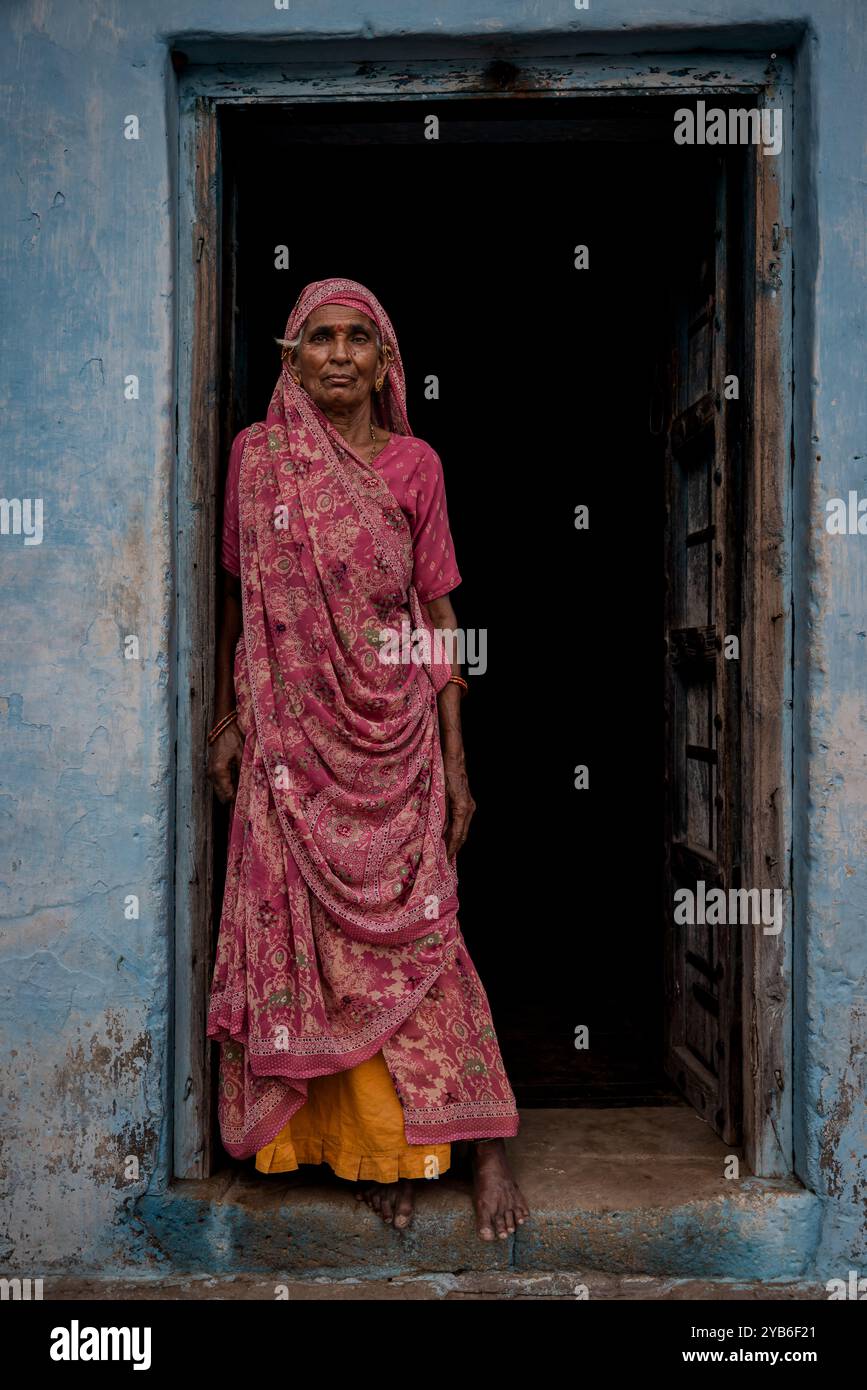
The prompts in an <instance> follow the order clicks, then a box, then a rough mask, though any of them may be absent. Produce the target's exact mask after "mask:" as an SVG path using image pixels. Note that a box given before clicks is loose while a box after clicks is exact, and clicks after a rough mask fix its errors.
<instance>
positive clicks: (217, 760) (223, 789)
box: [208, 720, 244, 802]
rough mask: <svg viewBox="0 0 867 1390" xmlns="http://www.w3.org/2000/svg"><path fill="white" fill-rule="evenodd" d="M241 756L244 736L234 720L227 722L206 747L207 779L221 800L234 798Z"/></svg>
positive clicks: (225, 800)
mask: <svg viewBox="0 0 867 1390" xmlns="http://www.w3.org/2000/svg"><path fill="white" fill-rule="evenodd" d="M243 756H244V738H243V735H242V734H241V731H240V729H239V728H238V723H237V720H236V721H235V722H234V723H232V724H227V726H226V728H225V729H224V730H223V732H222V733H221V734H218V735H217V737H216V738H215V739H214V742H213V743H212V744H211V745H210V747H209V749H208V781H209V782H210V784H211V786H212V787H213V788H214V791H215V792H216V793H217V796H218V797H219V798H220V800H221V801H223V802H228V801H234V799H235V794H236V792H237V790H238V778H239V777H240V775H241V759H242V757H243Z"/></svg>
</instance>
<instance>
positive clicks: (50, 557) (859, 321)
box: [0, 0, 867, 1277]
mask: <svg viewBox="0 0 867 1390" xmlns="http://www.w3.org/2000/svg"><path fill="white" fill-rule="evenodd" d="M720 8H721V7H720V6H719V5H718V4H717V3H714V0H638V3H634V2H633V0H591V8H590V9H589V10H588V11H580V12H579V11H576V10H575V8H574V5H573V4H572V3H571V0H551V3H548V4H539V3H535V2H534V3H527V2H526V0H442V2H441V3H424V4H423V3H420V0H402V3H401V4H400V6H396V5H395V4H394V3H393V0H369V3H367V4H364V5H362V4H355V3H352V0H335V3H333V4H331V5H330V6H328V7H324V6H322V5H321V4H320V3H318V2H317V0H292V3H291V8H290V10H289V11H288V12H285V11H277V10H275V9H274V6H273V3H272V0H233V2H232V3H225V0H211V2H210V3H208V0H149V2H148V3H147V4H142V3H136V2H135V0H6V3H5V4H4V6H3V7H2V14H0V93H2V101H0V112H2V120H3V124H4V131H3V148H4V154H5V158H4V161H3V165H2V170H0V180H2V182H0V189H2V197H0V218H2V228H3V230H2V257H3V266H2V270H3V283H4V327H5V329H6V332H5V333H4V335H3V338H4V340H3V344H2V349H0V350H2V354H3V363H2V372H0V392H2V407H3V409H2V452H0V459H2V463H0V495H2V496H5V497H22V498H23V497H39V498H42V499H43V501H44V516H45V521H44V526H45V535H44V540H43V543H42V544H41V545H33V546H25V545H24V544H23V539H22V538H21V537H13V536H2V537H0V567H2V594H3V613H2V622H0V629H2V632H0V644H2V646H0V746H2V760H0V838H2V858H0V1004H2V1040H3V1046H2V1094H3V1100H4V1109H5V1111H6V1114H5V1116H4V1121H3V1126H2V1129H3V1148H2V1155H0V1182H2V1185H3V1194H2V1200H3V1203H4V1207H5V1209H6V1217H5V1219H4V1221H3V1223H2V1235H0V1265H2V1266H3V1268H4V1272H5V1269H6V1267H7V1266H11V1265H14V1266H15V1267H16V1268H17V1269H18V1270H19V1272H22V1273H24V1272H27V1270H28V1269H30V1268H31V1267H32V1268H33V1269H34V1270H35V1268H36V1267H37V1266H38V1267H39V1268H40V1269H47V1268H49V1267H51V1266H52V1265H66V1266H81V1265H82V1264H88V1265H91V1266H94V1267H97V1268H100V1267H102V1268H104V1267H108V1266H112V1265H123V1264H124V1263H125V1262H137V1261H139V1260H141V1259H143V1258H146V1257H147V1245H146V1243H145V1241H144V1239H143V1236H142V1234H141V1231H140V1228H139V1226H138V1224H137V1223H136V1221H135V1220H134V1219H133V1218H132V1215H131V1213H132V1207H133V1205H134V1201H135V1199H136V1197H137V1196H139V1195H140V1194H141V1193H142V1192H143V1191H144V1189H145V1188H146V1187H147V1186H148V1185H149V1186H150V1188H151V1190H152V1191H153V1190H154V1189H156V1190H159V1188H160V1187H161V1186H162V1185H163V1184H164V1183H165V1181H166V1177H167V1172H168V1154H169V1147H170V1070H169V1045H170V1012H171V1008H170V992H171V932H172V892H171V886H172V850H173V823H172V804H173V797H172V780H173V756H174V704H175V689H174V685H173V674H172V673H173V661H174V652H173V646H172V633H173V621H174V614H173V584H174V576H173V569H172V565H173V547H172V536H173V515H172V512H173V505H172V494H173V470H174V452H173V450H174V408H175V383H174V368H175V345H174V323H175V313H176V307H177V306H176V304H175V302H174V297H173V296H174V285H175V265H174V234H175V221H174V209H175V196H176V186H175V167H174V166H175V159H176V146H177V141H176V128H175V124H174V114H173V113H174V110H175V106H176V79H175V75H174V73H173V71H172V68H171V64H170V62H169V57H168V51H169V48H170V47H171V46H172V45H177V46H180V47H182V48H183V49H184V50H185V51H187V52H188V53H190V54H191V56H194V57H196V56H210V57H213V56H215V55H216V54H217V53H218V52H220V51H222V50H221V45H222V44H223V43H224V42H226V41H231V40H232V39H233V38H234V39H237V40H238V41H239V42H240V41H245V42H246V41H251V42H255V43H256V44H257V48H256V49H255V50H254V49H253V48H249V49H248V50H247V53H248V56H250V57H253V56H255V57H257V58H261V57H262V54H263V51H265V50H264V49H263V45H264V44H266V43H267V41H269V40H276V39H283V40H288V39H292V40H293V41H296V42H297V43H298V44H300V43H302V42H304V43H306V42H309V41H314V40H317V39H323V38H327V37H331V36H333V37H335V38H340V39H356V40H358V42H359V45H361V44H364V43H367V42H369V41H371V40H374V39H379V38H383V39H388V38H391V39H392V40H399V51H400V50H402V51H406V49H407V48H408V47H410V46H411V45H412V44H413V43H416V42H420V41H421V40H429V39H434V40H436V41H437V42H438V43H439V45H440V47H441V50H442V51H443V52H447V51H448V50H449V42H450V41H451V40H453V39H457V40H460V41H463V42H465V41H475V42H478V41H479V40H483V41H484V42H486V43H487V45H488V47H489V50H490V52H491V55H492V56H495V55H496V54H499V53H501V52H507V51H508V44H509V36H510V35H511V36H519V37H521V38H525V39H532V38H536V37H542V38H544V37H545V36H554V35H557V34H561V35H562V34H570V33H571V34H574V35H576V36H577V37H578V39H579V42H577V43H576V45H575V46H576V50H580V51H591V50H596V51H601V52H605V51H619V52H639V51H641V52H644V51H647V50H650V49H661V50H666V51H672V50H673V49H675V48H677V49H684V50H688V49H693V48H707V49H711V48H719V47H726V48H729V49H733V48H737V47H742V46H744V45H746V44H750V45H751V46H752V47H754V48H755V49H756V51H759V52H764V51H765V50H766V49H769V48H771V47H779V48H782V47H783V46H784V44H785V43H786V42H787V41H794V40H795V39H796V38H797V39H798V44H797V56H796V68H795V82H796V101H797V123H798V124H797V129H798V133H799V140H798V147H797V151H796V169H795V175H796V206H795V209H794V244H795V280H796V320H795V324H796V345H795V346H796V352H795V370H796V394H795V405H796V431H795V443H796V450H795V482H796V486H795V509H796V518H797V521H796V525H797V544H796V547H795V586H796V597H797V617H796V624H795V641H796V666H795V709H794V725H795V738H796V782H795V790H794V803H793V808H794V832H795V865H796V875H795V897H794V906H795V922H796V949H795V959H796V977H795V986H796V991H797V995H796V1013H795V1055H796V1080H797V1084H798V1087H799V1092H800V1094H799V1103H798V1105H797V1106H796V1140H797V1164H798V1171H799V1173H800V1174H801V1176H802V1177H803V1179H804V1180H805V1182H807V1183H808V1184H809V1186H810V1187H812V1188H813V1189H814V1190H815V1191H816V1192H817V1193H818V1194H820V1196H821V1197H822V1198H823V1220H822V1228H821V1233H820V1237H819V1243H818V1248H817V1250H816V1261H817V1265H816V1267H817V1269H818V1270H819V1271H820V1272H821V1273H823V1274H824V1275H826V1276H830V1275H840V1276H842V1277H845V1274H846V1271H847V1270H848V1269H849V1268H851V1267H856V1268H859V1267H860V1270H861V1273H862V1274H863V1273H867V1252H865V1214H867V1160H865V1147H867V1146H865V1115H864V1093H865V1086H864V1082H865V1076H864V1071H865V1063H864V1056H865V1009H867V1003H865V1000H867V991H865V984H864V967H865V957H867V932H865V923H867V853H865V849H867V844H865V838H867V831H865V827H867V766H865V762H867V697H865V686H867V682H865V650H867V637H865V629H867V614H865V602H864V599H865V582H864V581H865V558H864V557H865V549H867V537H830V536H828V535H827V533H826V532H825V530H824V526H823V517H824V503H825V501H826V500H827V499H828V498H829V497H834V496H844V497H845V496H846V494H847V492H848V491H849V489H850V488H857V489H859V491H860V495H862V496H864V495H867V468H865V463H864V459H865V456H867V439H865V432H864V387H863V344H864V341H865V336H867V335H865V323H864V318H865V303H864V275H865V217H864V202H863V190H864V173H865V171H864V166H863V146H864V121H863V95H862V84H863V72H864V66H865V53H864V48H865V23H864V18H863V7H862V5H861V3H860V0H815V3H814V4H813V5H812V6H809V7H807V6H806V5H805V4H804V2H803V0H728V3H727V5H726V7H725V9H726V23H727V24H728V25H731V26H734V28H733V29H731V30H728V31H725V30H723V29H722V28H721V24H720V19H719V14H720ZM398 11H399V14H398ZM240 56H241V54H240V53H239V52H238V50H237V48H236V49H235V51H234V57H235V59H236V60H237V59H238V58H240ZM130 112H134V113H136V114H137V115H138V117H139V119H140V122H141V138H140V140H138V141H127V140H124V139H123V131H122V122H123V118H124V117H125V116H126V115H127V114H129V113H130ZM129 373H135V374H136V375H137V376H138V377H139V380H140V391H141V398H140V399H139V400H138V401H125V400H124V393H123V387H124V378H125V376H126V375H127V374H129ZM129 634H134V635H136V636H138V638H139V642H140V649H141V655H140V659H139V660H138V661H128V660H125V659H124V656H123V643H124V639H125V637H126V636H127V635H129ZM128 894H136V895H138V897H139V898H140V901H141V916H140V918H139V920H127V919H126V917H125V915H124V900H125V897H126V895H128ZM127 1154H140V1155H141V1156H142V1172H141V1176H140V1178H139V1179H138V1180H137V1181H136V1180H135V1179H130V1178H129V1177H127V1176H126V1175H125V1172H124V1162H123V1161H124V1156H125V1155H127ZM767 1273H768V1274H769V1275H773V1273H774V1271H773V1270H768V1271H767Z"/></svg>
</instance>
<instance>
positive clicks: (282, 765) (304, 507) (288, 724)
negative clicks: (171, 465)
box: [208, 280, 518, 1158]
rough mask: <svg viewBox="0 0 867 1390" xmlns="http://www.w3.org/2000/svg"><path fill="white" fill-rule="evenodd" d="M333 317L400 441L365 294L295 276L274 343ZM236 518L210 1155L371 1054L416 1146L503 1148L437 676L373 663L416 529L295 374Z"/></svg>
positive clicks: (406, 576)
mask: <svg viewBox="0 0 867 1390" xmlns="http://www.w3.org/2000/svg"><path fill="white" fill-rule="evenodd" d="M323 303H341V304H347V305H349V306H350V307H355V308H362V309H363V312H365V313H366V314H367V315H368V316H369V317H370V318H372V319H373V320H374V321H375V322H376V323H377V325H378V327H379V330H380V333H381V334H382V338H383V341H384V342H386V343H388V344H390V346H391V348H392V350H393V352H394V360H393V362H392V365H391V367H390V369H389V372H388V376H387V378H386V386H385V389H384V390H383V391H382V393H381V395H380V396H378V397H377V398H376V406H375V410H376V414H377V416H378V419H379V421H380V423H382V424H383V425H385V427H386V428H388V429H391V430H393V431H395V432H397V433H401V434H407V435H408V434H411V430H410V428H409V422H408V420H407V416H406V405H405V389H404V376H403V368H402V364H401V359H400V355H399V353H398V350H397V342H396V339H395V335H394V330H393V328H392V325H391V323H390V321H389V319H388V317H387V316H386V314H385V313H384V311H383V310H382V308H381V306H380V305H379V304H378V302H377V301H376V299H374V297H373V296H372V295H371V294H370V293H369V291H367V290H366V289H365V288H364V287H363V286H361V285H359V284H357V283H356V282H355V281H351V280H326V281H320V282H317V283H314V284H312V285H308V286H307V288H306V289H305V290H304V291H302V294H301V295H300V296H299V299H298V302H297V303H296V305H295V307H294V309H293V311H292V314H291V315H290V318H289V322H288V324H287V327H286V333H285V337H286V338H294V337H295V336H296V335H297V334H298V332H299V331H300V329H301V327H302V325H303V324H304V322H305V320H306V319H307V317H308V315H309V314H310V313H311V312H312V310H313V309H315V308H316V307H318V306H319V305H320V304H323ZM239 522H240V525H239V534H240V550H241V556H240V560H241V590H242V602H243V613H244V632H243V637H242V639H241V640H240V641H239V643H238V646H237V650H236V654H235V668H234V676H235V691H236V697H237V705H238V724H239V727H240V729H241V732H242V733H243V734H244V736H245V742H244V754H243V760H242V766H241V773H240V779H239V784H238V792H237V798H236V801H235V806H234V813H233V818H232V828H231V836H230V842H229V857H228V868H227V874H226V889H225V896H224V900H223V911H222V919H221V922H220V932H219V939H218V943H217V958H216V965H215V970H214V977H213V983H212V989H211V1001H210V1010H209V1016H208V1035H209V1037H212V1038H216V1039H218V1040H219V1041H220V1043H221V1044H222V1047H221V1059H220V1091H219V1119H220V1129H221V1134H222V1139H223V1144H224V1146H225V1148H226V1149H227V1151H228V1152H229V1153H230V1154H232V1155H233V1156H234V1157H236V1158H246V1157H248V1156H250V1155H252V1154H254V1153H255V1152H256V1151H257V1150H258V1149H259V1148H261V1147H262V1146H263V1145H265V1144H267V1143H269V1142H270V1141H271V1140H272V1139H274V1138H275V1137H276V1135H277V1134H278V1133H279V1132H280V1130H281V1129H282V1128H283V1127H284V1125H285V1124H286V1122H287V1120H289V1119H290V1118H291V1117H292V1115H293V1114H294V1113H295V1111H296V1110H298V1109H299V1108H300V1107H301V1106H302V1105H303V1104H304V1102H305V1100H306V1098H307V1081H308V1079H309V1078H310V1077H315V1076H321V1075H325V1074H328V1073H331V1072H338V1071H344V1070H345V1069H347V1068H349V1067H354V1066H356V1065H357V1064H358V1063H359V1062H362V1061H365V1060H366V1059H367V1058H369V1057H371V1056H373V1055H374V1054H375V1053H377V1052H380V1051H382V1053H383V1055H384V1058H385V1061H386V1064H387V1066H388V1069H389V1073H390V1075H391V1077H392V1080H393V1082H394V1085H395V1089H396V1092H397V1095H398V1097H399V1099H400V1102H401V1104H402V1106H403V1111H404V1121H405V1131H406V1138H407V1142H408V1143H410V1144H440V1143H448V1142H449V1141H453V1140H458V1139H477V1138H487V1137H497V1136H507V1135H513V1134H516V1133H517V1131H518V1115H517V1111H516V1108H515V1099H514V1096H513V1094H512V1091H511V1088H510V1086H509V1082H508V1080H507V1077H506V1073H505V1068H504V1066H503V1061H502V1057H501V1056H500V1050H499V1047H498V1044H497V1039H496V1035H495V1032H494V1028H493V1023H492V1020H491V1014H490V1009H489V1006H488V1001H487V997H486V995H485V991H484V988H483V987H482V984H481V981H480V980H479V977H478V975H477V973H476V971H475V968H474V966H473V964H472V961H471V960H470V957H469V955H468V953H467V949H466V946H465V944H464V940H463V936H462V934H461V930H460V926H459V923H458V918H457V909H458V898H457V878H456V873H455V869H454V864H453V863H450V862H449V861H448V859H447V858H446V852H445V842H444V839H443V830H444V825H445V819H446V796H445V786H444V777H443V764H442V755H441V751H440V743H439V723H438V714H437V692H438V691H439V690H440V689H441V688H442V686H443V685H444V684H445V682H446V681H447V680H448V677H449V675H450V667H448V666H447V665H445V664H440V665H437V664H435V663H434V662H433V661H431V662H429V663H427V664H420V665H416V664H414V663H412V662H410V663H407V664H392V663H386V662H383V661H380V660H379V657H378V648H379V644H380V642H381V636H380V633H381V629H383V628H385V627H389V628H395V629H397V630H398V631H401V630H402V625H403V624H404V623H405V622H406V623H408V624H409V626H410V627H411V628H412V629H416V630H418V629H421V628H422V627H425V626H428V624H427V620H426V618H425V615H424V613H423V610H422V608H421V606H420V602H419V599H418V595H417V593H416V590H415V588H414V586H413V584H412V582H411V576H412V570H413V549H412V539H411V536H410V531H409V525H408V522H407V520H406V517H405V515H404V513H403V511H402V510H401V508H400V507H399V506H398V505H397V503H396V501H395V498H394V496H393V495H392V493H391V492H390V491H389V489H388V487H387V485H386V483H385V481H384V479H383V478H382V477H381V476H380V475H379V474H378V473H377V471H376V469H375V468H374V467H373V466H372V465H370V464H369V463H367V462H366V460H365V459H363V458H362V457H360V455H358V454H357V453H355V451H354V450H353V449H352V448H350V446H349V445H348V444H347V443H346V441H345V440H344V439H343V438H342V436H341V435H340V434H339V432H338V431H337V430H336V429H335V428H334V427H333V426H332V425H331V423H330V422H329V421H328V419H327V418H326V416H325V415H324V414H323V413H322V412H321V411H320V410H319V409H318V407H317V406H316V405H315V404H314V403H313V401H312V400H311V398H310V397H309V396H308V395H307V393H306V392H305V391H304V390H303V389H302V388H301V387H299V386H297V385H296V384H295V382H294V380H293V378H292V377H291V375H290V373H289V371H288V369H287V368H286V367H285V365H284V368H283V371H282V373H281V377H280V380H279V381H278V382H277V385H276V387H275V389H274V393H273V396H272V398H271V403H270V405H269V407H268V413H267V417H266V419H265V421H264V422H263V423H259V424H257V425H253V426H252V427H251V429H250V430H249V433H248V435H247V438H246V442H245V445H244V452H243V457H242V461H241V472H240V481H239Z"/></svg>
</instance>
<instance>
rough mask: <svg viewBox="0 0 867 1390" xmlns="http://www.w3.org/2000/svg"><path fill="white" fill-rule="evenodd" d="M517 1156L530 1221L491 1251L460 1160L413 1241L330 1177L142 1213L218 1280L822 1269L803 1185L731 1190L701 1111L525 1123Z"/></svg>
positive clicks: (161, 1239) (176, 1190)
mask: <svg viewBox="0 0 867 1390" xmlns="http://www.w3.org/2000/svg"><path fill="white" fill-rule="evenodd" d="M509 1151H510V1156H511V1161H512V1164H513V1167H514V1169H515V1173H516V1176H517V1178H518V1181H519V1183H520V1185H521V1188H522V1190H523V1192H524V1194H525V1196H526V1197H527V1198H528V1200H529V1203H530V1207H531V1209H532V1217H531V1219H530V1220H529V1221H528V1222H527V1223H526V1224H525V1225H524V1226H523V1227H521V1228H520V1229H519V1230H518V1232H516V1234H515V1235H514V1236H513V1237H510V1238H509V1239H508V1240H504V1241H501V1242H495V1243H493V1244H486V1243H485V1242H482V1241H480V1240H479V1239H478V1237H477V1236H476V1233H475V1222H474V1217H473V1210H472V1202H471V1186H470V1183H469V1181H468V1174H467V1173H466V1169H465V1168H464V1170H463V1175H462V1170H461V1164H460V1154H459V1152H458V1146H455V1151H454V1152H455V1158H456V1160H457V1161H456V1164H455V1169H454V1172H453V1171H452V1170H450V1171H449V1172H447V1173H446V1174H444V1175H443V1176H442V1177H441V1178H439V1179H437V1180H436V1181H431V1182H430V1183H428V1184H425V1185H424V1187H423V1188H422V1190H421V1191H420V1192H419V1194H418V1197H417V1205H416V1214H415V1217H414V1220H413V1225H412V1227H411V1229H410V1230H409V1231H407V1232H405V1233H401V1232H398V1231H395V1230H393V1229H390V1228H389V1227H386V1226H385V1225H384V1224H383V1223H382V1222H381V1221H380V1220H379V1218H378V1217H376V1216H375V1215H374V1214H373V1213H372V1212H371V1211H370V1210H369V1209H368V1208H367V1207H366V1206H364V1204H362V1203H358V1202H357V1201H356V1200H355V1198H354V1196H353V1188H352V1185H351V1184H349V1183H342V1182H340V1181H339V1180H338V1179H335V1178H333V1177H332V1176H331V1175H330V1173H329V1172H328V1170H325V1169H310V1168H305V1169H302V1170H301V1171H300V1172H299V1173H296V1174H291V1175H288V1176H281V1175H275V1176H270V1177H265V1176H263V1175H261V1174H258V1173H256V1172H255V1170H254V1169H253V1168H252V1165H244V1166H238V1167H236V1168H233V1169H232V1170H231V1171H227V1172H226V1173H223V1174H221V1175H220V1176H219V1177H216V1178H212V1179H209V1180H207V1181H204V1182H180V1183H177V1184H175V1185H173V1186H172V1188H171V1189H170V1190H169V1191H168V1192H166V1193H164V1194H153V1195H149V1196H147V1197H145V1198H143V1199H142V1200H141V1201H140V1202H139V1203H138V1204H137V1208H136V1211H137V1214H138V1215H139V1216H140V1218H141V1220H142V1222H143V1223H144V1225H145V1227H146V1229H147V1231H148V1233H149V1236H150V1246H151V1249H152V1251H153V1254H154V1258H155V1260H156V1261H157V1262H159V1263H162V1264H164V1265H168V1266H169V1267H171V1268H172V1269H175V1270H179V1271H184V1272H189V1273H194V1274H209V1275H212V1276H219V1275H223V1274H233V1273H241V1272H244V1271H247V1272H249V1271H262V1272H273V1273H275V1274H277V1273H283V1274H285V1275H286V1276H287V1277H290V1276H291V1277H296V1278H311V1277H319V1276H321V1277H330V1278H333V1277H335V1276H339V1277H341V1278H377V1279H388V1278H394V1277H397V1276H402V1275H410V1274H422V1273H458V1272H466V1271H475V1272H488V1271H495V1270H500V1271H506V1270H513V1271H520V1272H527V1273H529V1272H534V1271H540V1272H541V1271H545V1272H552V1271H574V1270H578V1269H593V1270H597V1271H606V1272H608V1273H610V1274H629V1275H641V1274H643V1275H654V1276H669V1277H674V1278H680V1279H684V1278H689V1279H714V1278H720V1279H738V1280H758V1281H761V1280H767V1279H776V1280H796V1279H799V1278H801V1277H803V1276H804V1274H805V1273H806V1271H807V1269H808V1268H809V1260H810V1256H811V1253H812V1251H813V1250H814V1249H815V1246H816V1241H817V1237H818V1222H819V1202H818V1199H817V1198H816V1197H815V1196H814V1194H812V1193H810V1192H808V1191H807V1190H806V1189H805V1188H803V1187H802V1186H801V1185H800V1183H798V1182H797V1180H795V1179H785V1180H783V1179H779V1180H777V1179H761V1178H754V1177H749V1176H747V1177H742V1178H740V1179H737V1180H735V1179H726V1177H725V1176H724V1163H725V1160H726V1158H727V1156H728V1155H729V1153H730V1152H732V1151H731V1150H730V1149H729V1148H727V1147H726V1146H725V1145H723V1144H722V1143H721V1142H720V1140H719V1139H718V1138H717V1137H716V1135H714V1134H713V1133H712V1131H711V1130H710V1129H709V1128H708V1126H707V1125H706V1124H705V1123H704V1121H703V1120H701V1119H700V1117H699V1116H698V1115H696V1114H695V1112H694V1111H693V1110H691V1109H690V1108H689V1107H688V1106H685V1105H684V1106H682V1107H678V1106H675V1107H671V1106H661V1107H646V1108H644V1107H642V1108H636V1109H612V1110H596V1109H594V1110H528V1111H525V1112H524V1113H523V1115H522V1127H521V1133H520V1135H519V1136H518V1138H516V1139H515V1140H512V1141H510V1144H509Z"/></svg>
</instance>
